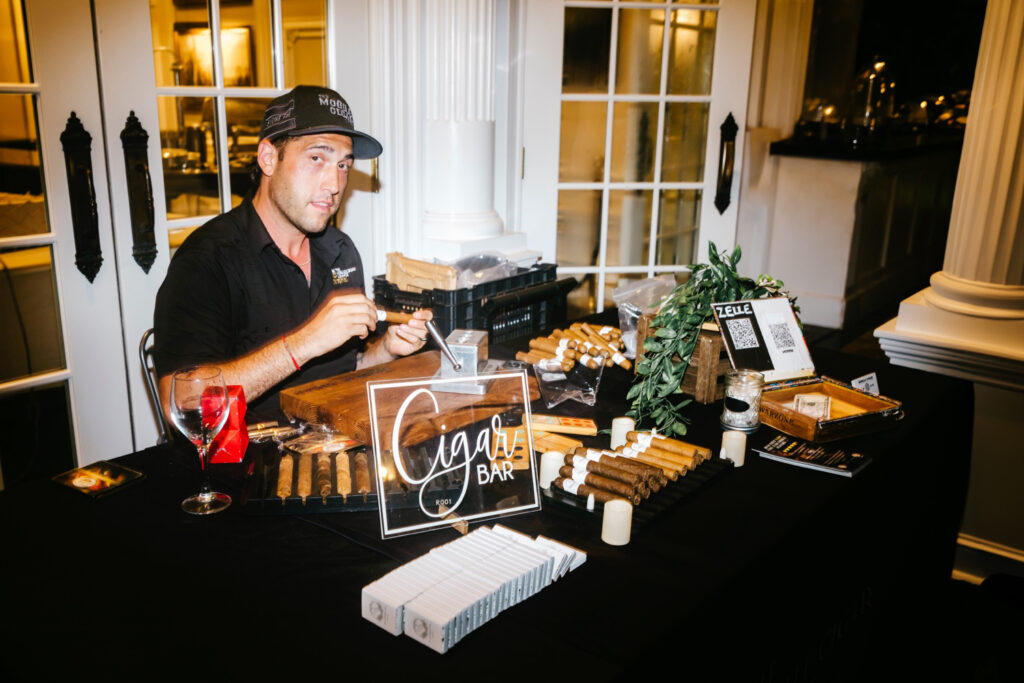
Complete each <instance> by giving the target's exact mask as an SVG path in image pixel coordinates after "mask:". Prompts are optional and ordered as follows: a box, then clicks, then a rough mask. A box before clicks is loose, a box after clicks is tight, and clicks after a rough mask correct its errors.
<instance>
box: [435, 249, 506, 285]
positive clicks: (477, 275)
mask: <svg viewBox="0 0 1024 683" xmlns="http://www.w3.org/2000/svg"><path fill="white" fill-rule="evenodd" d="M451 265H452V266H454V267H455V270H456V271H458V279H457V280H456V287H458V288H460V289H461V288H463V287H473V286H474V285H479V284H482V283H484V282H491V281H493V280H500V279H502V278H506V277H511V276H513V275H515V274H516V273H517V272H519V267H518V266H517V265H516V264H515V262H514V261H510V260H508V259H507V258H505V256H504V255H503V254H498V253H496V252H480V253H479V254H473V255H472V256H465V257H463V258H461V259H459V260H458V261H456V262H455V263H452V264H451Z"/></svg>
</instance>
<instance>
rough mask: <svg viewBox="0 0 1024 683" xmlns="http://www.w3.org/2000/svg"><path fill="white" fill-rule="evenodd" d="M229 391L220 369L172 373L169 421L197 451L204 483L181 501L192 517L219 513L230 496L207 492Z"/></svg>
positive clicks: (227, 411) (197, 369)
mask: <svg viewBox="0 0 1024 683" xmlns="http://www.w3.org/2000/svg"><path fill="white" fill-rule="evenodd" d="M228 413H229V408H228V389H227V386H225V384H224V375H223V374H222V373H221V371H220V368H218V367H214V366H210V365H201V366H197V367H190V368H185V369H184V370H179V371H178V372H176V373H174V377H173V378H172V379H171V420H172V421H173V422H174V426H175V427H177V428H178V430H179V431H180V432H181V433H182V434H184V435H185V438H187V439H188V440H189V441H191V442H192V444H193V445H194V446H195V447H196V449H197V450H198V451H199V460H200V463H201V464H202V469H203V484H202V486H201V487H200V489H199V493H198V494H196V495H194V496H192V497H191V498H186V499H185V500H183V501H182V502H181V509H182V510H184V511H185V512H189V513H191V514H194V515H209V514H213V513H214V512H220V511H221V510H223V509H225V508H226V507H227V506H228V505H230V504H231V496H229V495H227V494H224V493H217V492H215V491H212V490H210V452H209V451H210V442H212V441H213V438H214V437H215V436H217V433H218V432H220V430H221V428H222V427H223V426H224V424H225V423H226V422H227V421H228Z"/></svg>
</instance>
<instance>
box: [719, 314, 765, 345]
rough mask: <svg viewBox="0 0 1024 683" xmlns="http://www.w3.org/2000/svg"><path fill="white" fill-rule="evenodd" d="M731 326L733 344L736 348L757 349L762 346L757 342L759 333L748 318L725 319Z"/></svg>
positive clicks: (729, 326)
mask: <svg viewBox="0 0 1024 683" xmlns="http://www.w3.org/2000/svg"><path fill="white" fill-rule="evenodd" d="M725 324H726V326H728V328H729V335H730V336H732V346H733V348H734V349H736V350H741V349H756V348H757V347H759V346H760V344H758V343H757V334H756V333H755V332H754V326H753V325H751V324H750V320H749V319H748V318H730V319H728V320H726V321H725Z"/></svg>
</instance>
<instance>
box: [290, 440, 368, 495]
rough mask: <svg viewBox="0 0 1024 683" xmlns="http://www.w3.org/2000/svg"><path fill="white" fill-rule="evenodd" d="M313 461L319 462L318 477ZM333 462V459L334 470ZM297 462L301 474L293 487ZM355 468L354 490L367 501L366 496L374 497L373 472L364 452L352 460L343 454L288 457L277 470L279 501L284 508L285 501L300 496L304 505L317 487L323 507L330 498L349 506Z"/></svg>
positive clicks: (354, 456) (307, 454)
mask: <svg viewBox="0 0 1024 683" xmlns="http://www.w3.org/2000/svg"><path fill="white" fill-rule="evenodd" d="M314 458H315V461H316V472H315V474H314V471H313V462H314ZM331 458H334V463H333V467H332V463H331ZM296 460H298V461H299V462H298V465H299V467H298V470H299V471H298V477H297V479H296V481H295V482H294V486H293V478H295V472H294V470H295V461H296ZM353 465H354V469H355V490H356V492H357V493H359V494H362V496H363V500H364V501H365V500H366V496H367V494H369V493H371V492H372V491H373V489H372V488H371V485H370V468H369V465H368V464H367V460H366V453H365V452H364V451H358V452H357V453H355V455H353V456H352V457H351V458H349V455H348V453H346V452H344V451H339V452H337V453H316V454H313V453H301V454H295V455H293V454H291V453H285V454H284V455H282V456H281V462H280V463H279V464H278V468H277V488H276V493H277V497H278V498H280V499H281V504H282V505H284V503H285V500H286V499H288V498H290V497H292V496H293V495H298V497H299V498H301V499H302V504H303V505H305V504H306V499H307V498H309V497H310V496H312V495H313V491H314V488H313V487H314V485H315V486H316V488H315V491H316V495H318V496H320V498H321V500H322V502H323V504H325V505H326V504H327V497H328V496H331V495H340V496H341V498H342V501H345V502H347V501H348V497H349V496H350V495H351V494H352V468H353ZM332 472H333V474H334V481H333V482H332V481H331V479H332V477H331V474H332Z"/></svg>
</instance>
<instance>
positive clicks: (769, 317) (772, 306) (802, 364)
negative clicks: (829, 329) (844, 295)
mask: <svg viewBox="0 0 1024 683" xmlns="http://www.w3.org/2000/svg"><path fill="white" fill-rule="evenodd" d="M711 308H712V310H713V311H714V313H715V319H716V320H718V327H719V329H720V330H721V331H722V340H723V341H724V342H725V348H726V351H727V352H728V353H729V360H730V361H731V362H732V366H733V367H734V368H747V369H750V370H757V371H758V372H760V373H762V374H764V381H765V382H766V383H767V382H777V381H779V380H783V379H793V378H796V377H810V376H812V375H814V361H812V360H811V354H810V352H809V351H808V350H807V342H806V341H805V340H804V335H803V332H802V331H801V330H800V325H799V324H798V323H797V320H796V314H795V313H793V306H792V304H790V302H789V299H787V298H786V297H784V296H783V297H773V298H771V299H752V300H750V301H729V302H726V303H720V304H711Z"/></svg>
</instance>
